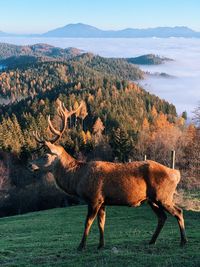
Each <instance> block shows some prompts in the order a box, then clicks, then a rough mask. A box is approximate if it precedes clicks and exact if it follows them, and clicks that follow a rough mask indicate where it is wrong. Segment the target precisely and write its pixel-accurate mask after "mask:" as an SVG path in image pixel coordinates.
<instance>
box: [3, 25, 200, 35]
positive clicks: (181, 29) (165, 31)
mask: <svg viewBox="0 0 200 267" xmlns="http://www.w3.org/2000/svg"><path fill="white" fill-rule="evenodd" d="M5 36H23V37H28V38H34V37H66V38H145V37H158V38H167V37H185V38H192V37H195V38H200V32H196V31H194V30H192V29H190V28H188V27H185V26H176V27H156V28H147V29H136V28H126V29H123V30H115V31H114V30H101V29H98V28H96V27H93V26H91V25H88V24H83V23H74V24H67V25H65V26H64V27H59V28H56V29H53V30H50V31H48V32H45V33H43V34H11V33H5V32H3V31H0V37H5Z"/></svg>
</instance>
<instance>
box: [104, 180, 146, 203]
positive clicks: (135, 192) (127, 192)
mask: <svg viewBox="0 0 200 267" xmlns="http://www.w3.org/2000/svg"><path fill="white" fill-rule="evenodd" d="M146 199H147V197H146V189H145V190H144V188H143V187H141V188H139V187H137V189H136V188H135V187H134V188H133V187H132V186H131V185H129V187H128V188H127V187H121V188H120V187H113V189H112V190H109V192H106V194H105V204H107V205H122V206H131V207H137V206H140V205H141V203H142V202H144V201H145V200H146Z"/></svg>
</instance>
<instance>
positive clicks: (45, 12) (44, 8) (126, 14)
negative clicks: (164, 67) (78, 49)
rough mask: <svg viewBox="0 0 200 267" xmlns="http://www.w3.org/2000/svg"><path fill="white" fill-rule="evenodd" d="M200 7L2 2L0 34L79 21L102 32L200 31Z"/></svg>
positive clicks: (73, 0) (77, 0) (74, 0)
mask: <svg viewBox="0 0 200 267" xmlns="http://www.w3.org/2000/svg"><path fill="white" fill-rule="evenodd" d="M199 8H200V3H199V2H197V1H196V0H191V1H187V0H182V1H181V0H175V1H173V0H168V1H165V2H164V1H162V3H160V2H159V1H158V0H151V1H148V0H141V1H140V2H139V3H138V1H133V0H124V1H121V0H110V1H106V0H102V1H101V2H99V1H96V2H94V1H92V0H84V1H81V0H68V1H65V0H56V1H55V0H43V1H40V0H34V1H33V0H30V1H26V0H18V1H17V4H16V1H15V0H7V1H2V3H1V17H0V25H1V26H0V31H3V32H6V33H14V34H42V33H45V32H47V31H50V30H52V29H56V28H60V27H63V26H65V25H68V24H76V23H80V22H81V23H83V24H88V25H92V26H94V27H96V28H99V29H102V30H121V29H125V28H137V29H146V28H156V27H176V26H178V27H181V26H185V27H188V28H190V29H193V30H194V31H200V25H199V24H198V17H199V12H198V10H199ZM169 14H170V16H169ZM177 14H179V16H177ZM102 15H103V16H102ZM8 18H9V19H8ZM152 18H153V19H152Z"/></svg>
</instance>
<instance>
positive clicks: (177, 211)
mask: <svg viewBox="0 0 200 267" xmlns="http://www.w3.org/2000/svg"><path fill="white" fill-rule="evenodd" d="M163 207H164V209H165V210H166V211H167V212H169V213H170V214H171V215H172V216H174V217H175V218H176V219H177V222H178V225H179V229H180V235H181V246H184V245H185V244H186V242H187V238H186V233H185V225H184V218H183V210H182V209H181V208H179V207H177V206H176V205H174V204H172V205H166V204H165V205H163Z"/></svg>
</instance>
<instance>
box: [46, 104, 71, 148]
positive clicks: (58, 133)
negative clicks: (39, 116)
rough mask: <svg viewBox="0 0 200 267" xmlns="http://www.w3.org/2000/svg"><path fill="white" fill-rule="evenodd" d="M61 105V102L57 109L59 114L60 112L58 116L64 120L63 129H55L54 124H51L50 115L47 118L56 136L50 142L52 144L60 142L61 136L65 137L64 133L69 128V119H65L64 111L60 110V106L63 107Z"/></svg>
mask: <svg viewBox="0 0 200 267" xmlns="http://www.w3.org/2000/svg"><path fill="white" fill-rule="evenodd" d="M60 103H61V101H60V102H59V107H58V108H57V112H58V115H59V116H60V118H61V120H62V127H61V129H60V130H57V129H55V128H54V126H53V124H52V122H51V118H50V115H49V116H48V117H47V120H48V125H49V129H50V131H51V132H52V133H53V134H55V135H56V137H55V138H53V139H51V140H48V141H49V142H51V143H55V142H56V141H58V140H59V139H60V138H61V136H62V135H63V133H64V131H65V129H66V127H67V119H66V117H65V114H64V111H63V110H62V109H60V105H61V104H60Z"/></svg>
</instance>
